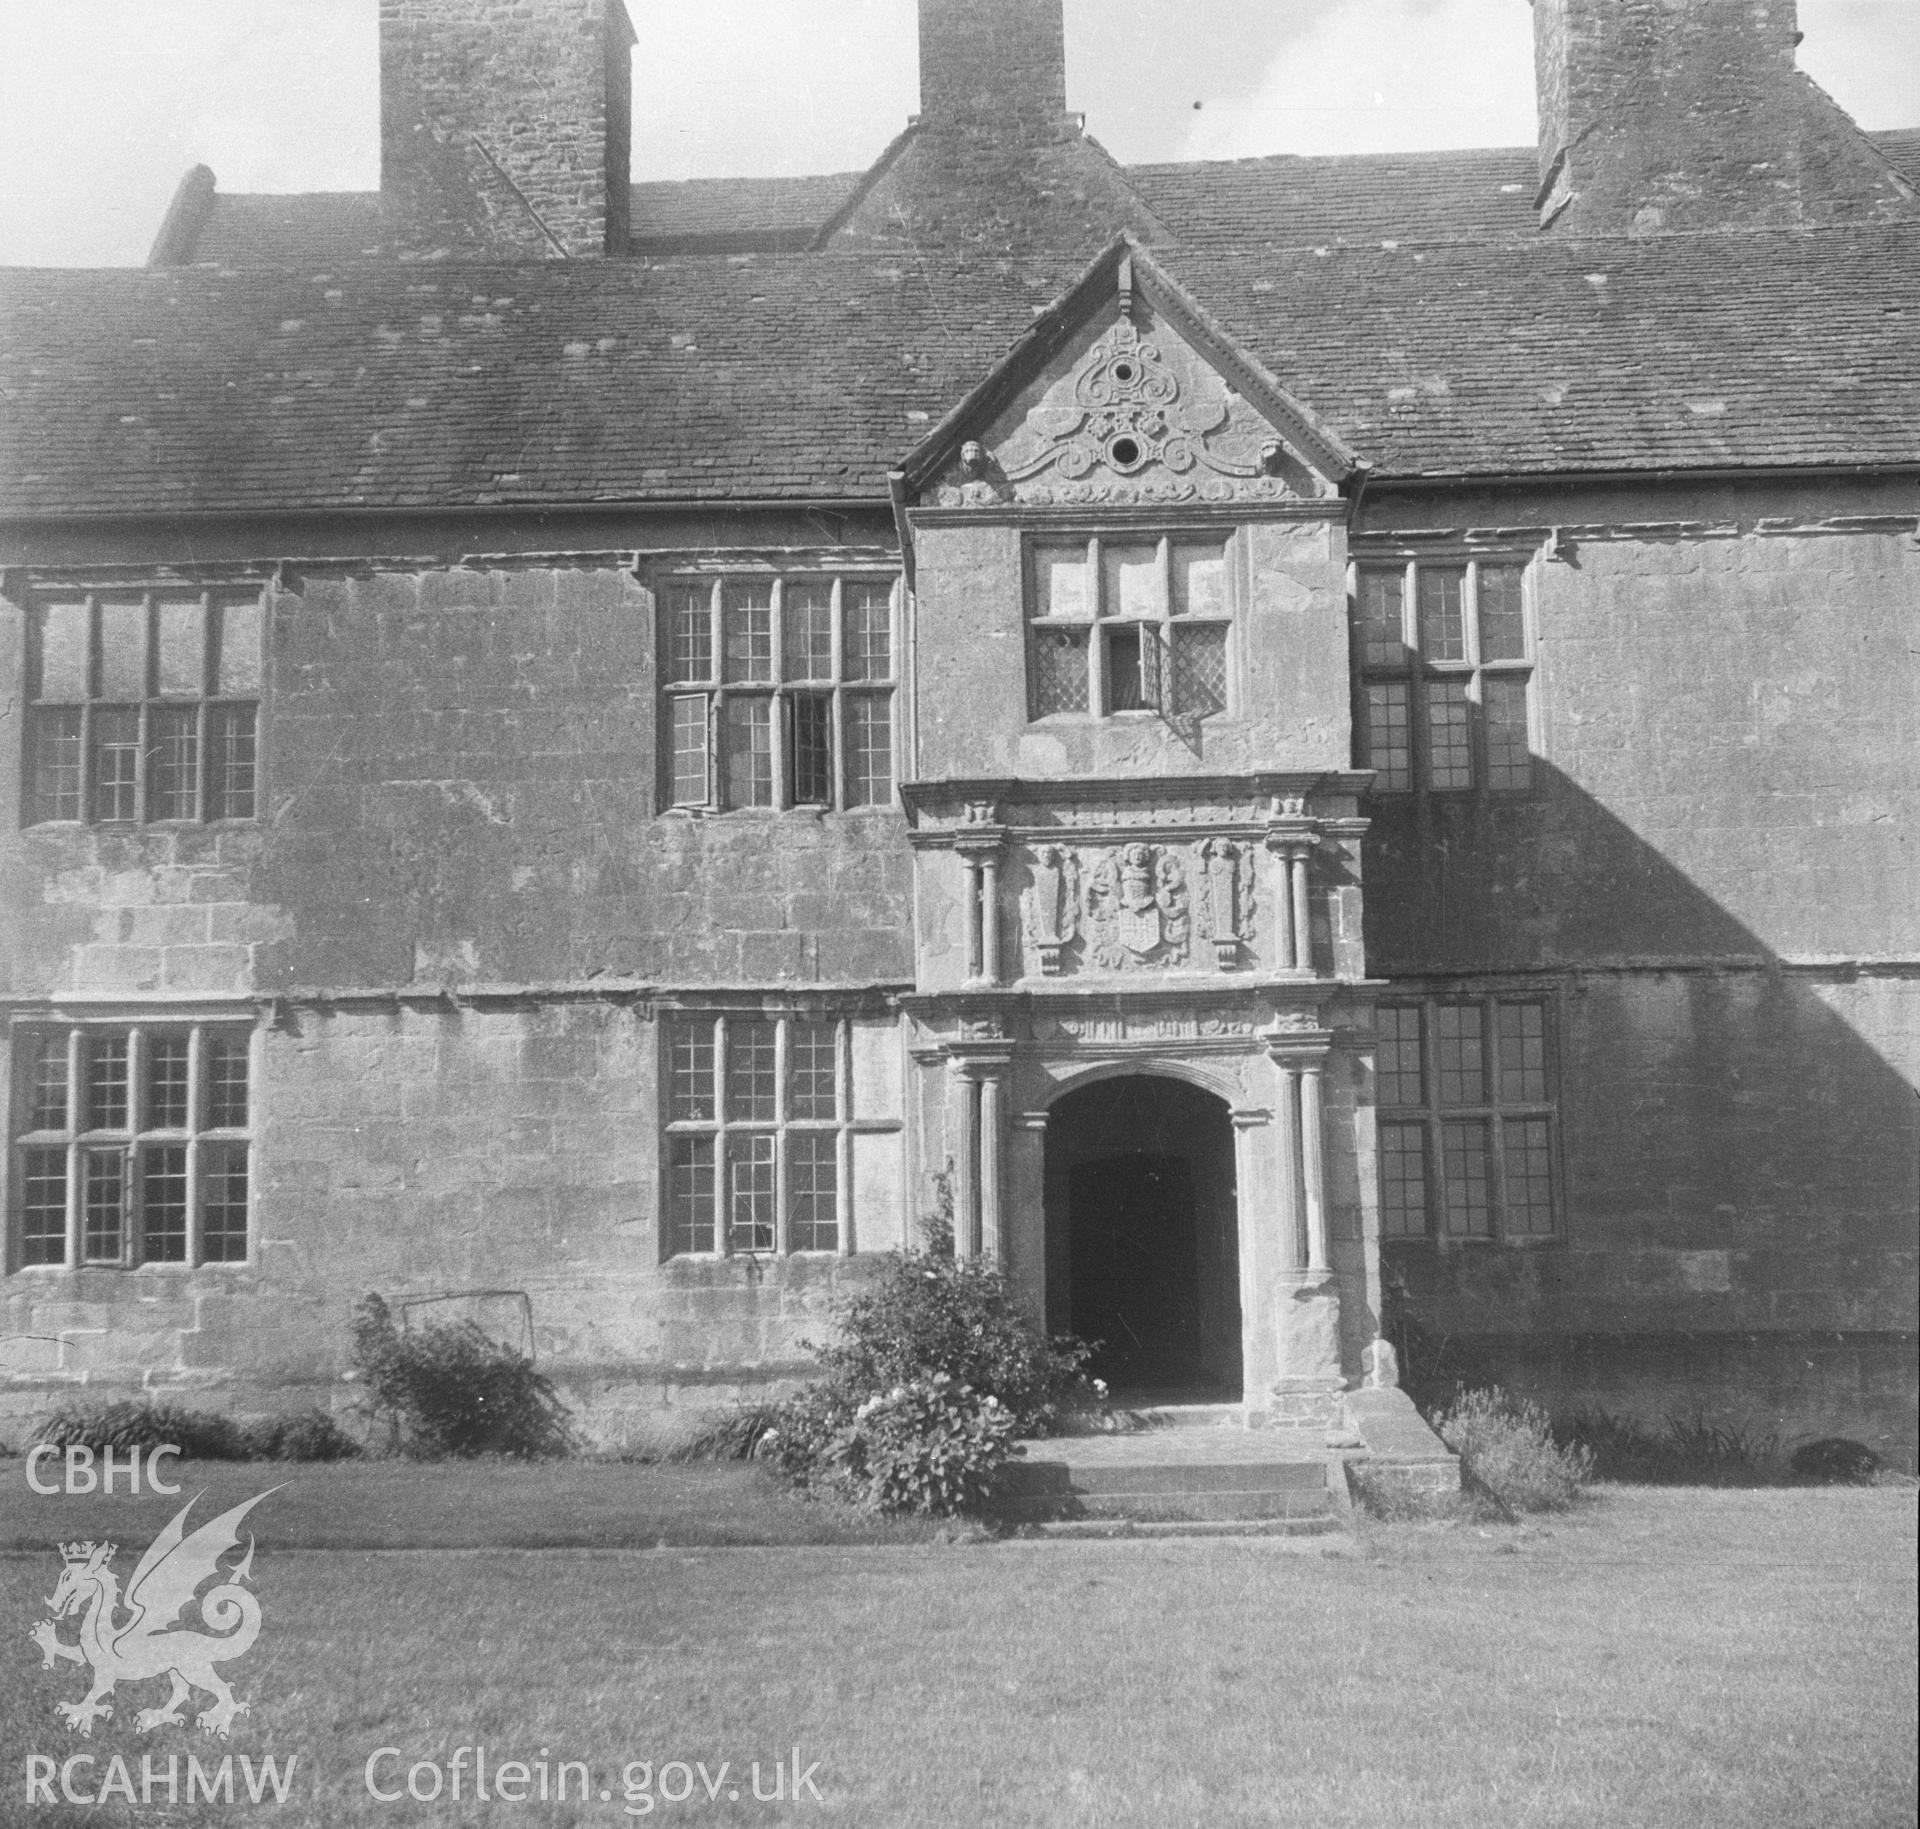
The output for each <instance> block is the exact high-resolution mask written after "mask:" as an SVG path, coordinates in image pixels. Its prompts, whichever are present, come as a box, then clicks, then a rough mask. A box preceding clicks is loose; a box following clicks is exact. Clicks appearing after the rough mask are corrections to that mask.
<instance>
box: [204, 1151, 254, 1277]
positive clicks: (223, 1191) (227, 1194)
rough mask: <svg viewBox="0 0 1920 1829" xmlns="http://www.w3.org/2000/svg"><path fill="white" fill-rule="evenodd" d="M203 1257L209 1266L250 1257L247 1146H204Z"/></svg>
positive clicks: (238, 1261)
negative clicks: (248, 1248) (248, 1242)
mask: <svg viewBox="0 0 1920 1829" xmlns="http://www.w3.org/2000/svg"><path fill="white" fill-rule="evenodd" d="M200 1150H201V1154H200V1255H201V1257H202V1259H204V1260H205V1261H206V1262H207V1263H209V1264H238V1263H244V1262H245V1261H246V1255H247V1146H246V1145H245V1144H244V1143H203V1144H202V1145H201V1146H200Z"/></svg>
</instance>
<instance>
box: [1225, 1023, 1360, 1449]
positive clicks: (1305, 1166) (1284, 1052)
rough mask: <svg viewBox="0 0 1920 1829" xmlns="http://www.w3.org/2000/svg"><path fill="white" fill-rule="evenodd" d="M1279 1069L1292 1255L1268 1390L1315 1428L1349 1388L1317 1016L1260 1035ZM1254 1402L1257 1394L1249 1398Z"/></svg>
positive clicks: (1323, 1050) (1280, 1291)
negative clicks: (1332, 1245)
mask: <svg viewBox="0 0 1920 1829" xmlns="http://www.w3.org/2000/svg"><path fill="white" fill-rule="evenodd" d="M1263 1039H1264V1041H1265V1042H1266V1044H1267V1052H1268V1055H1269V1056H1270V1058H1271V1059H1272V1061H1273V1065H1274V1068H1275V1073H1274V1078H1275V1080H1276V1081H1277V1088H1276V1091H1277V1098H1276V1105H1277V1107H1278V1109H1277V1111H1276V1114H1275V1115H1276V1116H1277V1118H1278V1120H1279V1127H1278V1128H1279V1149H1278V1152H1277V1153H1278V1155H1279V1158H1280V1165H1279V1166H1280V1176H1281V1186H1282V1189H1283V1190H1284V1196H1285V1198H1284V1200H1283V1209H1284V1216H1285V1217H1284V1231H1285V1233H1286V1238H1287V1247H1288V1248H1287V1251H1286V1254H1285V1258H1284V1262H1283V1266H1282V1268H1281V1270H1280V1273H1279V1275H1278V1277H1277V1278H1276V1279H1275V1285H1274V1289H1273V1292H1272V1310H1271V1312H1270V1313H1269V1314H1268V1315H1267V1316H1266V1317H1265V1320H1266V1323H1267V1325H1268V1326H1269V1327H1270V1328H1271V1329H1272V1333H1273V1342H1274V1344H1273V1349H1272V1362H1273V1363H1274V1365H1275V1366H1276V1368H1277V1376H1276V1377H1275V1378H1274V1380H1273V1381H1272V1383H1271V1384H1270V1386H1269V1387H1268V1390H1267V1392H1266V1394H1265V1395H1266V1398H1267V1402H1268V1407H1269V1409H1270V1410H1271V1412H1272V1414H1273V1415H1274V1416H1275V1417H1276V1418H1284V1419H1288V1420H1291V1421H1293V1422H1296V1423H1302V1424H1317V1423H1319V1422H1323V1421H1327V1420H1330V1419H1331V1416H1332V1410H1331V1408H1330V1406H1331V1404H1332V1401H1333V1399H1334V1396H1335V1395H1336V1394H1337V1393H1338V1392H1339V1391H1340V1390H1341V1388H1342V1387H1343V1385H1344V1382H1345V1380H1344V1377H1343V1374H1342V1370H1341V1360H1340V1301H1341V1295H1340V1286H1339V1282H1338V1280H1337V1279H1336V1278H1335V1276H1334V1275H1333V1271H1332V1266H1331V1263H1330V1257H1329V1247H1328V1238H1327V1189H1326V1160H1325V1147H1324V1142H1323V1137H1322V1130H1321V1127H1322V1124H1323V1122H1324V1116H1325V1102H1326V1098H1325V1074H1326V1063H1327V1057H1328V1053H1329V1050H1330V1049H1331V1047H1332V1044H1333V1036H1332V1034H1331V1032H1329V1031H1328V1030H1326V1029H1323V1028H1321V1027H1320V1026H1319V1022H1318V1020H1317V1014H1316V1013H1315V1012H1313V1011H1311V1010H1306V1009H1298V1010H1290V1011H1288V1012H1286V1013H1285V1014H1284V1015H1283V1016H1282V1017H1281V1019H1280V1021H1279V1022H1278V1023H1276V1024H1275V1025H1274V1027H1273V1028H1271V1029H1269V1030H1268V1031H1267V1032H1266V1034H1265V1035H1264V1037H1263ZM1249 1395H1250V1397H1251V1396H1252V1393H1249Z"/></svg>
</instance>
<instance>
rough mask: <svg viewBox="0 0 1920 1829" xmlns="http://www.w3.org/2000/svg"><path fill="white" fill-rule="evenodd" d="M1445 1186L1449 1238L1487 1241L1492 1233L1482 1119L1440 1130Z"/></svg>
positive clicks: (1484, 1129) (1485, 1139)
mask: <svg viewBox="0 0 1920 1829" xmlns="http://www.w3.org/2000/svg"><path fill="white" fill-rule="evenodd" d="M1440 1151H1441V1157H1442V1161H1443V1170H1442V1172H1443V1174H1444V1177H1445V1183H1446V1215H1447V1236H1448V1237H1449V1238H1486V1237H1489V1236H1490V1235H1491V1234H1492V1231H1493V1217H1492V1208H1491V1205H1490V1203H1489V1200H1488V1181H1487V1126H1486V1120H1485V1119H1483V1118H1474V1119H1471V1120H1464V1121H1455V1122H1452V1123H1447V1124H1443V1125H1441V1127H1440Z"/></svg>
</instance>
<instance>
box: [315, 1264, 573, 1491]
mask: <svg viewBox="0 0 1920 1829" xmlns="http://www.w3.org/2000/svg"><path fill="white" fill-rule="evenodd" d="M353 1362H354V1367H355V1370H356V1371H357V1372H358V1373H359V1375H360V1376H361V1377H362V1378H363V1379H364V1380H365V1382H366V1386H367V1392H368V1397H369V1400H370V1407H371V1409H372V1411H373V1414H374V1417H375V1418H376V1419H383V1420H385V1421H386V1423H387V1424H388V1426H389V1428H390V1430H391V1431H392V1435H393V1440H394V1443H395V1445H396V1446H398V1447H401V1448H403V1449H404V1450H405V1451H406V1452H408V1453H410V1454H414V1455H418V1456H420V1457H422V1458H423V1459H432V1458H435V1457H438V1456H441V1455H476V1454H505V1455H512V1456H515V1457H516V1458H518V1459H521V1460H540V1459H547V1458H551V1457H555V1456H559V1455H564V1454H570V1453H571V1452H572V1451H573V1447H574V1434H573V1428H572V1425H571V1422H570V1420H569V1417H568V1414H567V1407H566V1405H565V1404H564V1403H563V1402H562V1401H561V1399H560V1394H559V1393H558V1392H557V1391H556V1390H555V1389H554V1388H553V1385H552V1383H551V1382H550V1381H549V1380H548V1379H546V1378H545V1377H543V1376H542V1375H541V1373H539V1372H538V1371H536V1370H535V1369H534V1364H533V1361H532V1360H531V1359H529V1358H528V1357H527V1356H526V1355H525V1354H524V1353H518V1352H515V1351H514V1350H513V1348H512V1347H510V1346H503V1345H501V1344H500V1342H498V1341H497V1340H495V1339H493V1338H492V1337H491V1336H490V1335H488V1334H487V1333H485V1332H484V1331H483V1330H482V1329H480V1328H479V1327H477V1326H475V1325H474V1323H473V1322H471V1321H463V1322H460V1323H459V1324H458V1325H457V1326H442V1325H435V1326H430V1327H423V1328H421V1329H420V1331H419V1332H418V1333H405V1334H403V1333H401V1332H400V1331H399V1329H397V1328H396V1327H395V1326H394V1324H393V1313H392V1311H391V1310H390V1309H389V1308H388V1307H387V1305H386V1303H385V1302H383V1301H382V1300H381V1299H380V1297H378V1296H377V1295H369V1296H366V1297H364V1298H363V1299H362V1300H361V1302H360V1304H359V1305H358V1306H357V1307H356V1308H355V1309H354V1311H353Z"/></svg>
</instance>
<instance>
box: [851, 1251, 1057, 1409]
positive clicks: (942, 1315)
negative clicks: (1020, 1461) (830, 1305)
mask: <svg viewBox="0 0 1920 1829" xmlns="http://www.w3.org/2000/svg"><path fill="white" fill-rule="evenodd" d="M936 1242H937V1241H936ZM840 1329H841V1338H840V1340H839V1341H838V1342H837V1343H836V1344H835V1345H832V1346H829V1347H824V1348H817V1349H815V1353H814V1356H815V1358H817V1359H818V1360H819V1362H820V1364H821V1365H822V1366H823V1367H824V1368H825V1369H826V1372H827V1375H828V1379H829V1381H830V1382H832V1383H834V1384H836V1385H839V1386H840V1387H842V1388H843V1389H844V1390H845V1391H846V1392H847V1393H848V1394H849V1395H850V1396H851V1397H852V1398H853V1399H854V1401H855V1402H856V1404H857V1403H858V1402H860V1401H863V1400H864V1399H866V1398H868V1397H873V1396H877V1395H879V1394H881V1393H882V1392H889V1391H892V1390H893V1389H894V1388H895V1387H896V1386H900V1385H912V1384H916V1383H924V1382H927V1381H930V1380H932V1379H935V1378H942V1377H944V1378H947V1379H950V1380H951V1381H952V1382H953V1383H954V1384H956V1385H965V1386H967V1387H968V1388H970V1389H971V1390H973V1391H975V1392H977V1393H978V1394H979V1396H980V1397H981V1398H983V1399H984V1398H988V1397H991V1398H993V1399H995V1400H996V1402H997V1403H998V1404H999V1405H1000V1406H1001V1407H1002V1408H1004V1409H1005V1410H1007V1411H1008V1412H1010V1413H1011V1415H1012V1416H1013V1419H1014V1422H1015V1424H1016V1425H1017V1428H1018V1430H1019V1431H1020V1432H1021V1433H1023V1434H1031V1435H1048V1434H1052V1433H1053V1432H1054V1431H1055V1430H1056V1429H1057V1428H1058V1427H1059V1425H1060V1412H1061V1410H1062V1409H1063V1408H1066V1407H1068V1406H1070V1405H1073V1404H1076V1403H1081V1402H1085V1401H1088V1400H1090V1399H1091V1398H1092V1397H1093V1396H1094V1389H1093V1383H1092V1381H1091V1380H1090V1379H1089V1378H1088V1377H1087V1373H1086V1364H1087V1361H1088V1360H1089V1359H1090V1358H1092V1356H1093V1349H1092V1348H1091V1347H1090V1346H1088V1345H1086V1344H1085V1343H1084V1342H1083V1341H1079V1340H1074V1339H1068V1338H1061V1339H1055V1340H1049V1339H1048V1338H1047V1337H1046V1336H1045V1335H1044V1334H1043V1333H1041V1332H1040V1330H1039V1329H1038V1328H1036V1327H1035V1326H1034V1325H1033V1323H1032V1322H1031V1321H1029V1320H1028V1319H1027V1317H1026V1315H1025V1314H1024V1313H1022V1311H1021V1309H1020V1306H1019V1303H1018V1302H1017V1301H1016V1300H1015V1298H1014V1295H1013V1292H1012V1290H1011V1289H1010V1288H1009V1287H1008V1284H1007V1279H1006V1277H1005V1276H1004V1275H1003V1274H1002V1273H1001V1271H1000V1270H999V1269H998V1268H997V1267H996V1266H995V1265H994V1264H993V1263H992V1262H990V1261H988V1260H985V1259H979V1258H956V1257H953V1256H950V1255H947V1254H944V1253H942V1252H941V1251H939V1250H938V1249H935V1250H931V1251H911V1252H902V1253H898V1254H896V1255H895V1256H894V1257H892V1258H890V1259H889V1260H888V1262H887V1264H886V1266H885V1267H884V1268H883V1269H882V1270H881V1272H880V1274H879V1276H878V1278H877V1279H876V1280H875V1281H874V1282H873V1284H872V1285H870V1286H869V1287H868V1288H867V1289H866V1290H864V1291H863V1292H862V1293H861V1294H860V1295H858V1296H857V1297H855V1298H854V1300H853V1301H852V1302H851V1303H849V1304H848V1305H847V1307H846V1308H845V1310H844V1311H843V1313H842V1314H841V1316H840Z"/></svg>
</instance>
